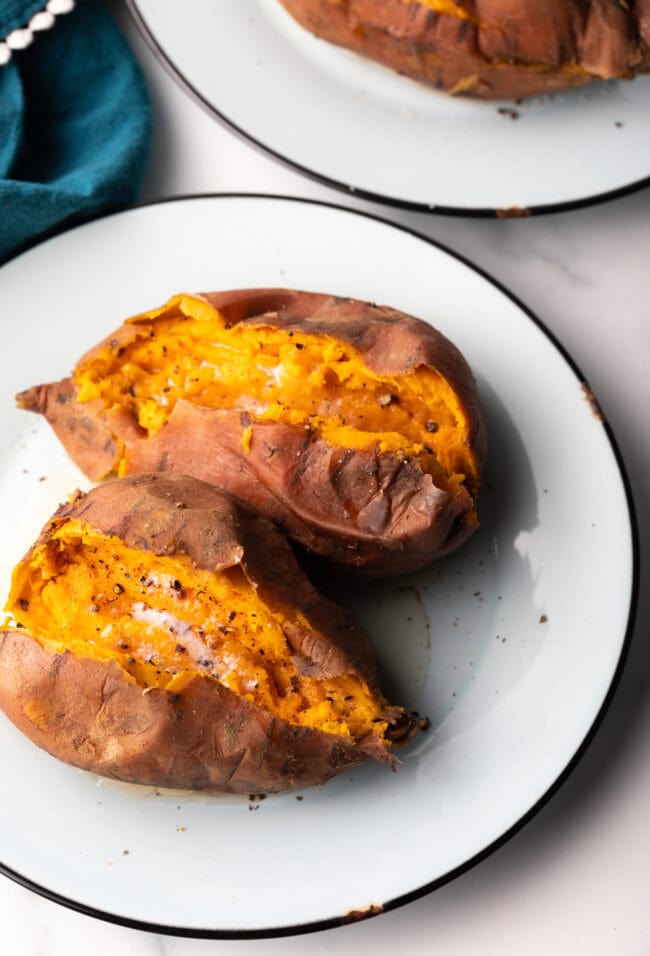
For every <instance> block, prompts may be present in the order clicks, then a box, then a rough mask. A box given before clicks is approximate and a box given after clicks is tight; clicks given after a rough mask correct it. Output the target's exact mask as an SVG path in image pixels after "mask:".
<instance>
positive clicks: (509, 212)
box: [124, 0, 650, 219]
mask: <svg viewBox="0 0 650 956" xmlns="http://www.w3.org/2000/svg"><path fill="white" fill-rule="evenodd" d="M124 2H125V5H126V8H127V10H128V12H129V14H130V16H131V18H132V19H133V22H134V23H135V25H136V27H137V29H138V32H139V33H140V35H141V36H142V38H143V39H144V41H145V43H146V44H147V46H148V47H149V49H150V50H151V52H152V53H153V55H154V57H155V58H156V60H157V61H158V63H159V64H160V65H161V66H162V67H163V69H164V70H165V71H166V72H167V73H168V74H169V75H170V76H171V77H172V78H173V79H174V80H175V81H176V83H177V84H178V86H179V87H180V88H181V89H182V90H183V91H184V92H185V93H187V94H188V95H189V97H190V98H191V99H193V100H194V102H195V103H197V104H198V105H199V106H200V107H202V109H203V110H204V112H206V113H208V114H209V115H211V116H212V117H213V118H215V119H216V120H218V121H219V122H220V123H221V125H222V126H224V127H226V128H227V129H229V130H230V131H231V132H232V133H234V134H235V135H236V136H237V137H238V138H239V139H240V140H242V141H243V142H245V143H248V144H249V145H250V146H253V147H254V148H255V149H256V150H257V151H258V152H260V153H262V154H264V155H267V156H270V157H271V159H273V160H275V161H276V162H278V163H280V164H281V165H283V166H286V167H287V168H288V169H290V170H292V171H293V172H297V173H299V174H300V175H302V176H305V177H306V178H307V179H311V180H312V181H313V182H316V183H319V184H320V185H322V186H327V187H329V188H330V189H336V190H337V191H338V192H342V193H344V194H345V195H347V196H354V197H355V198H357V199H363V200H365V201H366V202H372V203H376V204H379V205H384V206H388V207H390V208H393V209H405V210H407V211H409V212H419V213H429V214H433V215H439V216H452V217H458V216H467V217H471V218H473V219H520V218H524V219H526V218H530V217H531V216H546V215H551V214H555V213H560V212H572V211H574V210H576V209H587V208H589V207H590V206H597V205H600V204H601V203H606V202H612V201H613V200H615V199H622V198H623V197H624V196H630V195H632V194H633V193H636V192H640V191H641V190H643V189H647V188H648V187H650V172H649V173H648V175H647V176H644V177H643V178H642V179H637V180H634V181H633V182H631V183H627V184H626V185H625V186H618V187H617V188H616V189H608V190H605V191H604V192H602V193H593V194H592V195H589V196H583V197H582V198H580V199H567V200H565V201H559V202H554V203H540V204H538V205H531V206H526V207H520V206H512V207H507V208H496V207H492V206H445V205H442V204H441V205H438V204H437V203H421V202H415V201H413V200H409V199H400V198H398V197H396V196H385V195H383V193H376V192H373V191H372V190H368V189H363V188H362V187H360V186H350V185H349V184H348V183H345V182H342V181H340V180H338V179H333V178H331V177H329V176H326V175H325V174H324V173H319V172H316V171H315V170H313V169H310V168H309V167H308V166H303V165H302V164H301V163H299V162H297V161H296V160H293V159H291V157H289V156H285V155H284V153H281V152H279V151H278V150H276V149H274V148H273V147H271V146H269V145H267V144H266V143H263V142H262V141H261V140H259V139H257V137H255V136H253V134H252V133H249V132H248V131H247V130H245V129H244V128H243V127H241V126H239V125H238V124H237V123H235V121H234V120H232V119H230V117H229V116H226V114H225V113H223V112H222V111H221V110H219V109H218V108H217V107H216V105H215V104H214V103H212V102H211V101H210V100H209V99H208V98H207V97H205V96H204V95H203V94H202V93H201V92H200V91H199V90H198V89H197V88H196V87H195V86H194V85H193V84H192V83H191V82H190V80H189V79H188V78H187V76H185V74H184V73H183V72H182V70H180V69H179V68H178V66H177V65H176V64H175V63H174V61H173V60H172V58H171V57H170V55H169V54H168V53H167V51H166V50H165V49H164V48H163V46H162V45H161V44H160V43H159V42H158V40H157V39H156V37H155V36H154V34H153V32H152V30H151V28H150V27H149V24H148V23H147V21H146V19H145V17H144V14H143V13H142V12H141V10H140V7H139V5H138V0H124Z"/></svg>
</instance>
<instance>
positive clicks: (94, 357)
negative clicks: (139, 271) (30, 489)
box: [18, 289, 486, 576]
mask: <svg viewBox="0 0 650 956" xmlns="http://www.w3.org/2000/svg"><path fill="white" fill-rule="evenodd" d="M18 402H19V404H20V405H21V406H22V407H23V408H27V409H30V410H32V411H36V412H40V413H42V414H44V415H45V417H46V418H47V420H48V421H49V422H50V424H51V425H52V427H53V428H54V430H55V431H56V433H57V435H58V436H59V438H60V439H61V441H62V442H63V444H64V445H65V447H66V448H67V450H68V452H69V453H70V454H71V455H72V457H73V458H74V459H75V461H76V462H77V463H78V464H79V466H80V467H81V468H82V469H83V470H84V471H85V472H86V474H87V475H88V476H89V477H90V478H91V479H93V480H99V479H101V478H103V477H105V476H106V475H109V474H111V473H117V474H120V475H125V474H131V473H136V472H151V471H158V470H162V471H177V472H183V473H186V474H190V475H193V476H194V477H197V478H200V479H201V480H203V481H207V482H210V483H212V484H215V485H217V486H219V487H222V488H224V489H226V490H227V491H229V492H230V493H232V494H234V495H236V496H237V497H239V498H240V499H242V500H243V501H245V502H247V503H248V504H249V505H250V506H252V507H253V508H254V509H256V510H257V511H259V512H260V513H262V514H264V515H266V516H267V517H269V518H271V519H272V520H273V521H274V522H276V523H277V524H278V525H280V526H281V527H282V528H283V530H284V531H285V533H286V534H287V535H288V536H289V537H290V538H292V539H294V540H295V541H297V542H298V543H299V544H301V545H302V546H303V547H305V548H307V549H308V550H310V551H311V552H313V553H315V554H316V555H319V556H320V557H322V558H325V559H327V560H328V561H329V562H333V563H335V564H337V565H341V564H342V565H345V566H346V567H347V568H351V569H355V570H356V571H357V572H359V573H362V574H364V575H365V576H378V575H389V574H400V573H404V572H406V571H410V570H413V569H415V568H418V567H422V566H424V565H425V564H428V563H429V562H430V561H432V560H433V559H434V558H437V557H440V556H441V555H443V554H446V553H448V552H449V551H451V550H453V549H454V548H456V547H458V546H459V545H460V544H461V543H462V542H463V541H464V540H465V539H466V538H467V537H468V536H469V535H470V534H471V533H472V532H473V531H474V530H475V529H476V527H477V525H478V519H477V513H476V497H477V493H478V488H479V483H480V475H481V469H482V466H483V459H484V456H485V444H486V439H485V425H484V418H483V413H482V410H481V405H480V402H479V398H478V395H477V392H476V386H475V382H474V378H473V376H472V373H471V371H470V369H469V367H468V365H467V363H466V362H465V360H464V358H463V357H462V355H461V354H460V352H459V351H458V349H456V348H455V346H454V345H452V343H451V342H450V341H449V340H448V339H446V338H445V337H444V336H443V335H441V334H440V333H439V332H437V331H436V330H435V329H433V328H432V327H431V326H430V325H428V324H427V323H425V322H422V321H420V320H418V319H415V318H413V317H411V316H408V315H405V314H403V313H401V312H397V311H396V310H394V309H389V308H385V307H378V306H375V305H371V304H369V303H365V302H359V301H357V300H353V299H345V298H337V297H333V296H326V295H318V294H313V293H305V292H294V291H288V290H265V289H261V290H250V289H248V290H241V291H233V292H222V293H207V294H204V295H200V296H199V295H180V296H176V297H175V298H173V299H172V300H170V302H169V303H167V305H166V306H164V307H162V308H161V309H157V310H154V311H152V312H149V313H145V314H143V315H139V316H136V317H134V318H133V319H130V320H127V322H125V323H124V324H123V325H122V326H121V327H120V328H119V329H118V330H117V331H116V332H115V333H114V334H113V335H111V336H109V337H108V338H107V339H106V340H104V341H103V342H101V343H100V344H99V345H98V346H97V347H96V348H95V349H93V350H92V351H91V352H89V353H88V354H87V355H86V356H84V357H83V358H82V359H81V360H80V362H79V363H78V365H77V367H76V369H75V371H74V374H73V376H72V377H71V378H69V379H64V380H63V381H62V382H55V383H53V384H50V385H44V386H37V387H36V388H32V389H29V390H28V391H26V392H23V393H21V395H19V396H18Z"/></svg>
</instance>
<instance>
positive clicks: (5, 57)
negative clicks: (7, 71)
mask: <svg viewBox="0 0 650 956" xmlns="http://www.w3.org/2000/svg"><path fill="white" fill-rule="evenodd" d="M10 59H11V50H10V49H9V47H8V46H7V44H6V43H0V66H4V65H5V63H8V62H9V60H10Z"/></svg>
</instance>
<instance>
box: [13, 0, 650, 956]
mask: <svg viewBox="0 0 650 956" xmlns="http://www.w3.org/2000/svg"><path fill="white" fill-rule="evenodd" d="M112 6H113V9H114V10H115V12H116V13H117V15H118V18H119V21H120V23H121V24H122V25H123V27H124V29H125V30H126V32H127V34H128V35H129V37H130V39H131V41H132V43H133V45H134V48H135V49H136V52H137V54H138V56H139V58H140V60H141V62H142V64H143V67H144V69H145V71H146V74H147V76H148V79H149V82H150V86H151V90H152V94H153V98H154V109H155V124H156V131H155V139H154V145H153V151H152V157H151V163H150V167H149V171H148V174H147V177H146V181H145V187H144V198H147V199H153V198H159V197H164V196H171V195H175V194H180V193H198V192H219V191H250V192H266V193H278V194H289V195H297V196H306V197H310V198H319V199H324V200H330V201H333V202H338V203H343V204H346V205H349V206H356V207H358V208H366V209H370V210H371V211H374V212H378V213H379V214H380V215H383V216H385V217H386V218H389V219H393V220H395V221H397V222H401V223H404V224H407V225H408V226H410V227H412V228H415V229H417V230H419V231H421V232H423V233H425V234H427V235H429V236H432V237H434V238H436V239H438V240H440V241H442V242H444V243H446V244H447V245H448V246H450V247H451V248H452V249H454V250H456V251H458V252H460V253H461V254H463V255H465V256H467V257H468V258H469V259H471V260H473V261H474V262H476V263H477V264H478V265H480V266H481V267H482V268H484V269H485V270H487V271H488V272H489V273H491V274H492V275H493V276H494V277H495V278H497V279H498V280H499V281H501V282H502V283H503V284H504V285H506V286H507V287H508V288H510V289H511V290H512V291H513V292H514V293H516V294H517V295H518V296H519V297H520V298H521V299H522V300H523V301H524V302H526V303H527V304H528V305H529V306H530V307H531V308H532V309H533V311H534V312H536V313H537V315H538V316H539V317H540V318H541V319H542V320H543V321H544V322H545V323H546V325H547V326H548V327H549V328H550V329H551V330H552V331H553V332H554V333H555V335H556V336H557V337H558V338H559V339H560V341H561V342H562V343H563V344H564V345H565V347H566V348H567V349H568V351H569V352H570V353H571V354H572V356H573V357H574V359H575V360H576V361H577V363H578V364H579V365H580V367H581V368H582V370H583V372H584V373H585V375H586V377H587V378H588V379H589V381H590V382H591V384H592V387H593V389H594V391H595V393H596V394H597V396H598V398H599V400H600V402H601V405H602V406H603V408H604V409H605V411H606V414H607V417H608V419H609V421H610V423H611V425H612V428H613V429H614V432H615V434H616V436H617V439H618V442H619V445H620V448H621V451H622V453H623V456H624V459H625V461H626V465H627V468H628V473H629V476H630V480H631V483H632V488H633V492H634V496H635V500H636V507H637V511H638V517H639V529H640V537H641V541H642V560H643V559H645V560H643V564H644V565H645V568H644V572H643V575H642V580H641V588H640V604H639V613H638V620H637V627H636V631H635V636H634V640H633V644H632V649H631V654H630V658H629V661H628V665H627V668H626V670H625V673H624V675H623V679H622V682H621V685H620V688H619V691H618V693H617V695H616V698H615V700H614V702H613V705H612V707H611V709H610V711H609V713H608V715H607V717H606V719H605V722H604V724H603V725H602V727H601V730H600V732H599V734H598V735H597V737H596V739H595V741H594V742H593V743H592V745H591V747H590V749H589V750H588V752H587V754H586V756H585V757H584V758H583V760H582V762H581V763H580V765H579V766H578V768H577V769H576V770H575V771H574V773H573V775H572V776H571V777H570V779H569V780H568V782H567V783H566V784H565V785H564V786H563V788H562V789H561V790H560V792H559V793H558V794H557V795H556V796H555V797H554V799H553V800H552V801H551V802H550V804H549V805H548V806H547V807H546V808H545V809H544V810H543V811H542V812H541V813H540V814H539V815H538V816H537V817H536V818H535V819H534V820H533V821H532V822H531V823H530V824H529V825H528V826H527V827H526V828H525V829H524V830H523V831H522V832H520V833H519V834H518V835H517V836H516V837H515V838H514V839H513V840H511V841H510V842H509V843H508V844H507V845H506V846H505V847H503V848H502V849H500V850H499V851H498V852H496V853H495V854H493V855H492V856H491V857H490V858H489V859H488V860H486V861H484V862H483V863H481V864H480V865H478V866H477V867H475V868H474V869H473V870H472V871H470V872H469V873H467V874H466V875H464V876H463V877H461V878H459V879H457V880H456V881H454V882H453V883H451V884H449V885H448V886H446V887H443V888H442V889H440V890H438V891H437V892H436V893H434V894H432V895H430V896H428V897H425V898H424V899H422V900H419V901H417V902H415V903H412V904H410V905H408V906H406V907H403V908H401V909H399V910H397V911H395V912H392V913H388V914H385V915H384V916H382V917H379V918H378V919H374V920H371V921H369V922H367V923H362V924H357V925H354V926H350V927H346V928H344V929H339V930H332V931H329V932H326V933H320V934H315V935H311V936H307V937H297V938H290V939H279V940H259V941H257V940H254V941H237V942H232V941H200V940H185V939H175V938H168V937H162V936H160V937H157V936H151V935H148V934H145V933H140V932H137V931H133V930H129V929H125V928H123V927H119V926H113V925H110V924H107V923H102V922H99V921H95V920H92V919H89V918H88V917H86V916H82V915H79V914H76V913H74V912H71V911H69V910H66V909H63V908H61V907H59V906H56V905H55V904H53V903H50V902H48V901H46V900H43V899H41V898H39V897H37V896H35V895H33V894H31V893H29V892H27V891H26V890H24V889H22V888H21V887H19V886H17V885H15V884H13V883H11V882H10V881H9V880H6V879H0V924H1V925H2V937H3V944H2V947H1V949H0V951H1V952H2V953H3V954H4V953H6V954H7V956H82V954H84V956H85V954H87V953H92V954H93V956H109V954H110V956H113V954H114V953H120V954H121V956H194V954H197V956H200V954H207V953H210V954H221V953H232V952H237V953H238V954H239V953H241V954H242V956H244V954H248V953H250V954H259V956H272V954H273V956H274V954H280V953H282V954H293V953H296V954H298V953H305V952H309V953H316V954H318V953H325V952H331V951H335V952H351V953H355V954H360V956H364V954H370V953H373V954H376V953H392V952H394V951H396V950H398V949H399V950H401V951H403V952H405V953H406V952H408V953H415V954H420V953H422V954H425V953H426V954H428V953H433V952H438V953H454V954H455V953H459V954H463V956H491V954H493V953H498V954H499V956H522V954H526V956H547V954H548V953H557V954H562V956H563V954H572V956H574V954H575V956H582V954H588V956H610V954H625V956H647V954H648V953H649V952H650V908H649V907H648V896H649V891H650V855H649V854H648V846H649V845H650V809H649V808H650V757H649V754H650V693H649V690H650V678H649V676H648V675H649V674H650V645H649V643H648V640H647V634H648V630H649V627H648V625H649V624H650V600H649V596H650V589H649V588H648V570H647V565H648V561H647V557H648V555H647V542H648V541H649V540H650V509H649V504H650V365H649V362H648V358H649V356H650V316H649V315H648V311H649V309H648V299H649V298H650V274H649V266H648V263H649V262H650V191H648V190H646V191H645V192H642V193H639V194H637V195H634V196H630V197H627V198H625V199H621V200H618V201H616V202H611V203H609V204H606V205H603V206H600V207H595V208H592V209H586V210H583V211H579V212H573V213H568V214H560V215H556V216H552V217H545V218H539V219H532V220H519V221H505V222H496V221H474V220H470V219H444V218H436V217H430V218H429V217H426V216H421V215H414V214H410V213H404V212H400V211H396V210H391V209H383V208H373V207H371V206H369V205H368V204H364V203H360V202H355V201H354V200H353V199H351V198H350V197H348V196H344V195H341V194H339V193H335V192H332V191H331V190H328V189H325V188H323V187H321V186H319V185H317V184H315V183H312V182H310V181H308V180H306V179H303V178H302V177H299V176H297V175H296V174H294V173H292V172H290V171H289V170H288V169H285V168H284V167H282V166H280V165H278V164H276V163H274V162H272V161H271V160H269V159H267V158H266V157H265V156H264V155H262V154H261V153H258V152H256V151H254V150H253V149H251V148H250V147H249V146H248V145H246V144H245V143H243V142H242V141H240V140H238V139H236V138H235V137H233V136H232V134H231V133H230V132H228V131H227V130H226V129H224V128H223V127H221V126H219V125H218V124H217V123H216V122H215V121H214V120H213V119H212V118H211V117H210V116H208V115H207V114H205V113H204V112H203V111H202V110H201V109H200V108H199V107H198V106H197V105H196V104H195V103H193V102H192V101H191V100H190V99H189V97H187V96H186V95H185V94H184V93H183V92H181V90H180V89H179V88H178V87H177V86H176V84H175V83H174V82H173V81H172V80H171V79H170V78H169V77H168V76H167V75H166V74H165V72H164V71H163V69H162V68H161V67H160V65H159V64H158V63H157V62H156V61H155V60H154V58H153V57H152V55H151V54H150V52H149V51H148V50H147V48H146V47H145V46H144V44H143V42H142V41H141V40H140V39H139V37H138V36H137V34H136V31H135V30H134V29H133V27H132V25H131V23H130V21H129V19H128V16H127V15H126V14H125V12H124V11H122V10H121V8H120V7H119V5H118V3H117V2H115V3H113V5H112ZM540 401H543V396H540ZM567 454H570V449H567ZM588 480H589V475H588V473H587V472H586V473H585V481H588ZM44 799H47V796H46V795H44ZM387 826H391V821H387ZM394 827H395V839H399V820H396V821H394ZM312 865H317V861H313V864H312ZM173 878H174V873H173V862H172V860H171V859H170V879H173Z"/></svg>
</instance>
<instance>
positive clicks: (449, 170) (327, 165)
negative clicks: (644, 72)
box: [128, 0, 650, 215]
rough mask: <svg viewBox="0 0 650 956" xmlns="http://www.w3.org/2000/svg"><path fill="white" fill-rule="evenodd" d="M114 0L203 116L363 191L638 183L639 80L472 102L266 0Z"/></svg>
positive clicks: (488, 204) (497, 199)
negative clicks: (318, 34) (327, 35)
mask: <svg viewBox="0 0 650 956" xmlns="http://www.w3.org/2000/svg"><path fill="white" fill-rule="evenodd" d="M128 3H129V6H130V8H131V11H132V13H133V14H134V16H135V19H136V21H137V22H138V24H139V26H140V27H141V29H142V31H143V33H144V34H145V36H146V37H147V39H148V40H149V42H150V44H151V45H152V46H153V48H154V50H155V51H156V52H157V53H158V55H159V56H162V58H163V59H164V61H165V62H166V64H167V65H168V66H171V68H172V70H173V71H174V72H175V74H176V75H177V77H178V78H179V79H180V80H181V82H182V83H183V84H184V85H185V87H186V88H188V89H189V90H190V91H192V92H193V93H194V94H196V95H197V96H198V97H199V99H200V100H201V101H202V102H203V103H204V104H205V105H206V106H208V107H209V108H210V109H211V110H212V111H213V112H214V113H216V114H218V115H219V116H220V117H221V118H222V119H224V120H226V122H228V123H229V124H230V125H231V126H232V127H234V128H235V129H237V130H238V131H239V132H241V133H243V134H244V135H245V136H247V137H248V139H250V140H252V141H253V142H254V143H256V144H258V145H260V146H263V147H264V148H265V149H266V150H268V151H269V152H270V153H272V154H274V155H275V156H276V157H278V158H280V159H283V160H285V161H287V162H289V163H290V164H291V165H293V166H294V167H297V168H298V169H299V170H300V171H302V172H305V173H308V174H310V175H311V176H314V177H316V178H317V179H319V180H322V181H324V182H326V183H327V184H329V185H332V186H336V187H338V188H341V189H347V190H350V191H352V192H354V193H356V194H358V195H361V196H364V197H365V198H369V199H374V200H377V201H381V202H388V203H395V204H398V205H402V206H408V207H413V208H422V209H424V210H427V209H433V210H435V211H437V212H457V213H465V214H487V215H494V211H495V210H503V209H511V208H512V207H525V208H526V209H528V210H533V211H536V212H542V211H543V212H549V211H553V210H555V209H557V208H558V207H562V208H571V207H574V206H580V205H584V204H586V203H590V202H595V201H598V200H602V199H605V198H611V196H612V194H619V193H621V192H626V191H629V190H631V189H636V188H641V187H642V186H643V185H647V184H648V183H649V182H650V178H649V177H650V159H649V157H650V109H648V103H649V102H650V77H649V76H646V77H641V78H639V79H637V80H635V81H634V82H632V83H629V82H619V83H602V84H596V85H595V86H593V87H591V88H588V89H585V90H581V91H574V92H570V93H565V94H561V95H556V96H546V97H536V98H534V99H531V100H527V101H525V102H524V103H523V104H521V105H516V104H515V103H514V102H513V101H509V102H508V103H501V102H499V103H482V102H478V101H472V100H468V99H462V98H453V97H450V96H448V95H446V94H444V93H438V92H436V91H435V90H432V89H429V88H427V87H424V86H422V85H420V84H418V83H416V82H415V81H413V80H409V79H407V78H405V77H402V76H399V75H398V74H396V73H393V72H392V71H390V70H388V69H386V68H384V67H382V66H379V65H378V64H376V63H373V62H372V61H370V60H367V59H364V58H362V57H359V56H357V55H355V54H353V53H350V52H349V51H346V50H343V49H340V48H338V47H335V46H332V45H331V44H329V43H326V42H324V41H322V40H318V39H316V38H315V37H313V36H312V35H311V34H310V33H308V32H307V31H305V30H303V29H302V28H301V27H300V26H298V24H297V23H296V22H295V21H294V20H293V19H292V18H291V17H290V16H289V14H288V13H286V11H285V10H284V8H282V7H281V6H280V4H279V3H278V2H277V0H245V2H242V0H218V2H216V3H215V0H184V2H183V3H178V2H176V0H128ZM504 106H505V107H506V109H510V110H512V109H514V110H515V111H516V113H517V114H518V119H517V120H516V121H513V120H512V119H511V118H510V115H509V114H508V113H507V112H506V113H500V112H499V108H503V107H504Z"/></svg>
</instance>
